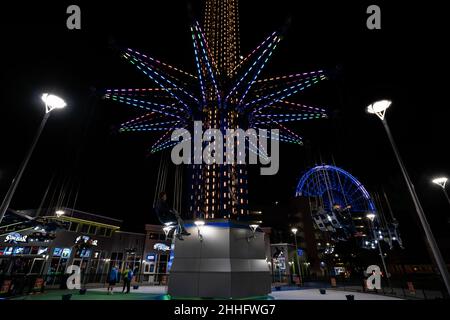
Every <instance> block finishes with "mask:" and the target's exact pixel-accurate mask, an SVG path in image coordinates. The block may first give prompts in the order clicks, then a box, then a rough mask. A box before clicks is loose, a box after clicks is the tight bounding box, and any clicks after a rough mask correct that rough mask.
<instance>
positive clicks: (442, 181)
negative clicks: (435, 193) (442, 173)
mask: <svg viewBox="0 0 450 320" xmlns="http://www.w3.org/2000/svg"><path fill="white" fill-rule="evenodd" d="M447 180H448V178H447V177H439V178H436V179H433V180H432V182H433V183H435V184H437V185H438V186H440V187H441V188H442V191H443V192H444V194H445V198H446V199H447V201H448V204H450V198H449V197H448V194H447V192H446V191H445V184H446V183H447Z"/></svg>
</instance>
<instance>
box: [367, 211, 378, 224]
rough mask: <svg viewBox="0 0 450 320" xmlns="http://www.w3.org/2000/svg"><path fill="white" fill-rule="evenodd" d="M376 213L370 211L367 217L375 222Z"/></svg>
mask: <svg viewBox="0 0 450 320" xmlns="http://www.w3.org/2000/svg"><path fill="white" fill-rule="evenodd" d="M375 217H376V216H375V213H368V214H366V218H367V219H369V220H370V221H372V222H373V220H375Z"/></svg>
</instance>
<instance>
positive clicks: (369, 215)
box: [366, 213, 393, 292]
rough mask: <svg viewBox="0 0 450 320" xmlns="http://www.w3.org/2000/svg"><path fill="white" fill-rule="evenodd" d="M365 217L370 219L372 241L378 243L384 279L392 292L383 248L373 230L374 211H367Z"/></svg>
mask: <svg viewBox="0 0 450 320" xmlns="http://www.w3.org/2000/svg"><path fill="white" fill-rule="evenodd" d="M366 218H367V219H369V221H370V227H371V228H372V231H373V238H374V241H376V243H377V244H378V251H379V253H380V257H381V262H382V263H383V269H384V273H385V274H386V279H387V282H388V285H389V288H390V289H391V292H393V289H392V284H391V279H390V278H391V275H390V274H389V272H388V270H387V267H386V261H385V260H384V254H383V250H382V249H381V243H380V240H379V239H378V237H377V234H376V232H375V225H374V223H373V221H374V220H375V214H374V213H368V214H367V215H366Z"/></svg>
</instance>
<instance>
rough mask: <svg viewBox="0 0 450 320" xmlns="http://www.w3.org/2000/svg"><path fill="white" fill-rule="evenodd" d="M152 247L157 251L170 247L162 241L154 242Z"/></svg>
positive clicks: (167, 249)
mask: <svg viewBox="0 0 450 320" xmlns="http://www.w3.org/2000/svg"><path fill="white" fill-rule="evenodd" d="M153 249H155V250H158V251H169V250H170V247H169V246H168V245H167V244H164V243H155V245H154V246H153Z"/></svg>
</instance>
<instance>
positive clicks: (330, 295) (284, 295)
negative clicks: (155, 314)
mask: <svg viewBox="0 0 450 320" xmlns="http://www.w3.org/2000/svg"><path fill="white" fill-rule="evenodd" d="M121 291H122V290H121V288H116V289H115V293H114V294H112V295H108V294H107V293H106V288H100V289H88V291H87V292H86V294H84V295H80V294H79V292H78V291H77V290H74V291H69V290H51V291H48V292H46V293H43V294H36V295H30V296H23V297H19V298H15V300H61V299H62V295H63V294H72V296H71V300H168V299H170V296H168V295H167V294H166V292H167V287H165V286H145V287H139V289H137V290H133V289H132V290H131V292H130V293H129V294H124V293H122V292H121ZM347 294H352V295H354V296H355V300H400V299H398V298H393V297H387V296H383V295H376V294H369V293H360V292H349V291H340V290H327V291H326V294H324V295H323V294H320V292H319V289H301V290H286V291H273V292H272V293H271V294H270V295H269V296H268V297H266V299H275V300H346V299H347V298H346V297H345V296H346V295H347Z"/></svg>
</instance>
